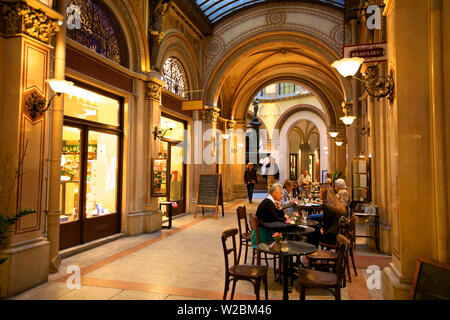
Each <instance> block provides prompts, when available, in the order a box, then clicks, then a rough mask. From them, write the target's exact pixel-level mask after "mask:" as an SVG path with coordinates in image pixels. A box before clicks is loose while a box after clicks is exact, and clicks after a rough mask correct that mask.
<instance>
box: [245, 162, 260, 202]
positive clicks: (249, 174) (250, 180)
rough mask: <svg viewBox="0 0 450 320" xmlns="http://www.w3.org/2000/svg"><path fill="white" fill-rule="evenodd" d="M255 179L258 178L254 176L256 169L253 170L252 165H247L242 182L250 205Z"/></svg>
mask: <svg viewBox="0 0 450 320" xmlns="http://www.w3.org/2000/svg"><path fill="white" fill-rule="evenodd" d="M257 179H258V178H257V176H256V169H255V168H253V164H252V163H249V164H247V169H246V170H245V173H244V181H245V184H246V185H247V193H248V201H249V202H250V203H252V199H253V189H254V188H255V183H256V180H257Z"/></svg>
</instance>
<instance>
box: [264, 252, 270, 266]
mask: <svg viewBox="0 0 450 320" xmlns="http://www.w3.org/2000/svg"><path fill="white" fill-rule="evenodd" d="M264 260H266V266H269V261H267V253H265V252H264Z"/></svg>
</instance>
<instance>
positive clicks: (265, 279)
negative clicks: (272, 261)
mask: <svg viewBox="0 0 450 320" xmlns="http://www.w3.org/2000/svg"><path fill="white" fill-rule="evenodd" d="M263 282H264V297H265V298H266V300H269V292H268V289H267V273H266V275H265V276H264V278H263Z"/></svg>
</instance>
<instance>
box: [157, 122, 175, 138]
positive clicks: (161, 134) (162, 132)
mask: <svg viewBox="0 0 450 320" xmlns="http://www.w3.org/2000/svg"><path fill="white" fill-rule="evenodd" d="M176 126H177V124H176V123H174V122H169V123H167V129H162V128H158V126H156V127H155V128H154V129H153V140H156V138H159V139H162V138H164V136H165V135H166V133H167V132H168V131H171V130H173V129H174V128H175V127H176Z"/></svg>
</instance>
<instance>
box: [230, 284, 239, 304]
mask: <svg viewBox="0 0 450 320" xmlns="http://www.w3.org/2000/svg"><path fill="white" fill-rule="evenodd" d="M236 282H237V280H236V279H233V288H232V289H231V297H230V300H233V298H234V290H235V289H236Z"/></svg>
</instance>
